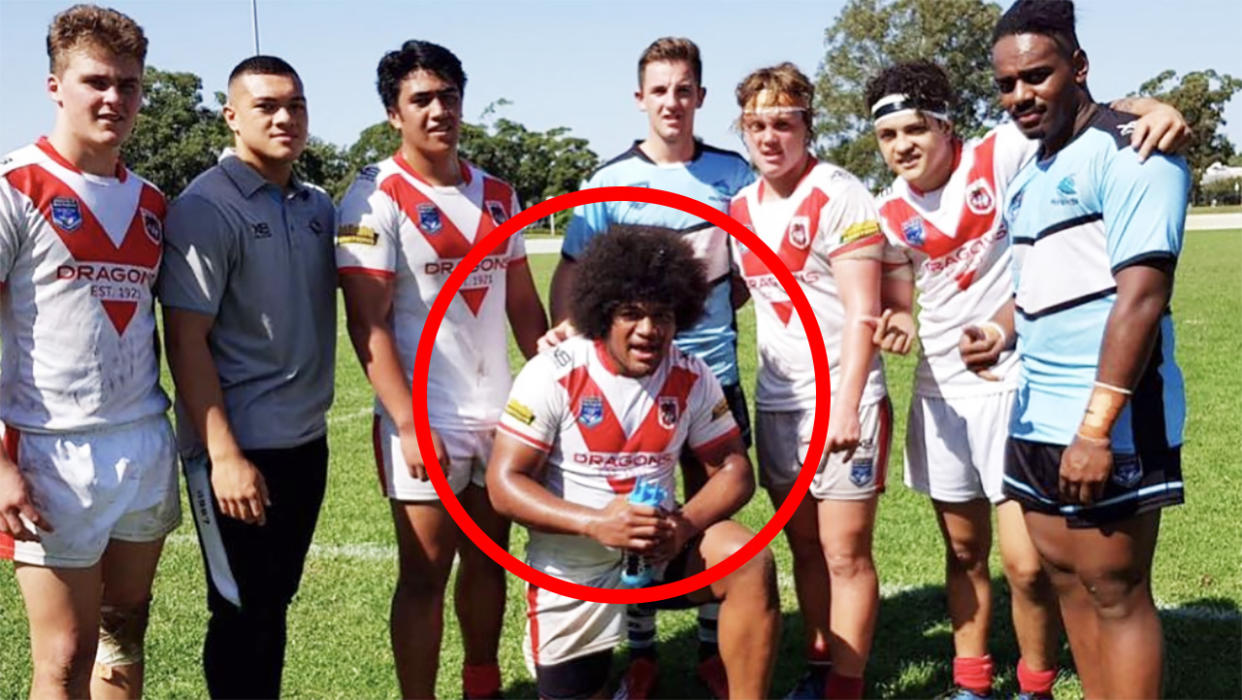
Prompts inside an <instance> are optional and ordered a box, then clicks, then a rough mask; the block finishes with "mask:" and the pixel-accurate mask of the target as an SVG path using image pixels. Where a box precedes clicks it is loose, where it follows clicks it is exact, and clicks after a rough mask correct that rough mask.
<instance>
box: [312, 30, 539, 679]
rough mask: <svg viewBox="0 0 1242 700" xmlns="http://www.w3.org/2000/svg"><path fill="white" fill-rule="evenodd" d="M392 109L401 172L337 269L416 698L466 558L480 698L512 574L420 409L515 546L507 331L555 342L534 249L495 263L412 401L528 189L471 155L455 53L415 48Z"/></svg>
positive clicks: (409, 48) (390, 73) (470, 671)
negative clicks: (449, 295) (425, 447)
mask: <svg viewBox="0 0 1242 700" xmlns="http://www.w3.org/2000/svg"><path fill="white" fill-rule="evenodd" d="M378 86H379V94H380V98H381V100H382V101H383V104H384V108H385V110H387V113H388V123H389V124H390V125H392V127H393V128H394V129H397V130H398V131H400V132H401V148H400V150H398V151H397V153H395V154H393V156H392V157H390V158H387V159H385V160H383V161H381V162H379V163H376V164H375V165H371V166H368V167H366V168H363V169H362V171H361V172H360V173H359V175H358V178H357V180H355V181H354V183H353V185H352V186H351V187H350V188H349V191H348V192H346V194H345V198H344V199H343V200H342V201H341V208H340V215H339V219H338V223H339V230H338V238H337V254H336V262H337V269H338V272H339V274H340V280H341V287H342V289H343V291H344V293H345V310H346V313H347V315H348V319H349V321H348V323H349V335H350V339H351V340H352V341H353V344H354V349H355V350H356V351H357V354H358V359H359V360H360V361H361V362H362V366H363V369H364V370H365V372H366V375H367V378H368V379H369V380H370V382H371V385H372V386H373V387H374V389H375V395H376V406H375V422H374V433H373V434H374V442H375V459H376V462H377V466H378V468H379V472H380V486H381V489H382V491H383V493H384V495H385V496H387V497H388V498H389V499H390V504H391V509H392V516H393V522H394V523H395V525H396V530H397V545H398V550H399V552H398V558H399V571H398V578H397V587H396V590H395V591H394V593H393V599H392V617H391V628H390V633H391V635H392V645H393V655H394V656H395V658H396V667H397V678H398V681H399V683H400V686H401V693H402V696H403V697H432V696H433V695H434V694H435V679H436V672H437V670H438V667H439V651H440V638H441V631H442V619H443V608H444V588H445V585H446V583H447V581H448V576H449V572H450V570H451V567H452V564H453V557H454V554H457V553H460V554H461V569H460V570H459V571H458V574H457V590H456V591H455V600H456V604H457V618H458V620H459V621H460V623H461V627H462V639H463V642H464V645H465V663H464V666H463V669H462V687H463V688H464V692H465V695H466V697H492V696H498V695H499V692H500V669H499V666H498V665H497V663H496V654H497V646H498V644H499V639H500V630H501V626H502V624H503V621H504V606H505V579H504V570H503V569H502V568H501V567H500V565H498V564H496V563H495V562H493V561H492V560H491V559H489V558H488V557H487V556H486V555H485V554H483V553H482V552H481V551H479V550H478V548H476V547H475V546H474V545H473V544H472V543H471V542H470V541H469V540H468V539H467V538H465V537H464V536H463V535H461V534H460V532H459V531H458V529H457V527H456V525H454V524H453V521H452V519H451V517H450V516H449V514H448V512H447V511H446V510H445V509H444V506H443V505H442V504H441V503H440V501H439V497H438V496H437V495H436V492H435V489H434V487H433V486H432V484H431V481H430V480H429V478H428V476H427V469H426V466H425V465H424V457H423V455H422V454H421V453H420V451H419V448H418V444H417V441H416V439H415V436H414V413H413V411H414V405H415V403H417V404H419V408H420V409H422V410H426V411H427V412H428V416H429V420H430V423H431V429H432V440H433V442H434V443H435V445H436V447H435V450H436V460H437V461H438V462H439V464H440V465H441V466H442V467H443V468H444V471H445V476H446V477H447V479H448V481H449V484H450V485H451V486H452V488H453V491H454V493H456V494H457V495H458V497H459V498H460V500H461V502H462V505H463V506H465V508H466V510H467V512H469V513H470V515H471V517H472V518H473V519H474V521H475V522H476V523H478V525H479V527H481V528H482V529H483V531H484V532H486V533H487V534H488V536H490V537H491V538H492V539H493V540H495V541H496V542H497V543H499V544H501V546H505V545H506V544H507V543H508V538H509V523H508V521H507V520H505V519H503V518H501V517H499V516H497V515H496V513H495V512H494V511H493V510H492V507H491V504H490V503H489V501H488V498H487V493H486V492H485V491H484V487H485V483H484V469H485V466H486V464H487V459H488V455H489V454H490V453H491V450H492V434H493V431H494V429H495V427H496V422H497V421H498V420H499V418H500V413H501V409H502V408H503V406H504V403H505V398H506V396H507V395H508V391H509V385H510V382H511V376H510V373H509V362H508V353H507V347H508V345H507V335H506V333H505V323H504V319H505V317H506V316H507V317H508V319H509V325H510V326H512V328H513V332H514V336H515V337H516V338H517V342H518V347H519V348H520V349H521V351H522V353H523V354H525V355H526V356H527V357H530V356H532V355H534V354H535V348H536V343H537V342H538V339H539V337H540V336H541V335H543V334H544V333H545V332H546V331H547V329H548V322H547V316H546V315H545V313H544V310H543V305H542V303H541V302H540V301H539V297H538V295H537V294H536V292H535V284H534V281H533V280H532V278H531V273H530V268H529V267H528V266H527V264H526V252H525V246H524V244H523V242H522V237H521V235H520V234H518V235H515V236H513V237H512V238H510V239H509V240H508V241H506V242H505V243H503V244H501V246H500V247H499V248H498V249H496V250H493V251H491V253H489V254H488V256H487V257H485V258H484V259H483V261H482V262H480V263H479V265H478V267H476V268H475V270H474V271H473V272H472V273H471V275H470V277H469V278H468V279H467V280H466V282H465V283H464V284H463V285H462V287H461V289H460V290H459V291H458V293H457V295H456V297H455V298H454V299H453V302H452V303H451V304H450V306H449V309H448V312H447V313H446V314H445V316H444V320H443V322H442V324H441V326H440V331H439V335H438V336H437V340H436V344H435V352H434V353H433V354H432V356H431V358H432V359H431V370H430V373H429V375H428V383H427V386H426V387H425V389H424V387H419V388H418V391H417V393H415V392H413V391H412V390H411V386H410V381H411V376H412V373H413V370H414V354H415V350H416V348H417V346H418V341H419V336H420V335H421V333H422V330H423V324H424V323H425V321H426V319H427V314H428V312H429V311H430V309H431V304H432V302H433V301H434V300H435V298H436V295H437V294H438V293H439V292H440V289H441V287H443V286H444V282H445V280H447V279H448V276H449V274H450V273H451V272H452V271H453V268H454V267H455V266H456V265H457V264H458V263H459V262H460V261H461V259H462V258H464V257H465V256H466V253H467V252H469V250H470V247H471V245H473V243H474V242H475V241H478V240H480V239H482V238H483V236H485V235H487V234H488V233H490V232H491V231H492V230H493V229H494V228H496V227H497V226H499V225H500V224H502V223H504V221H505V220H506V219H508V218H509V217H511V216H514V215H516V214H517V213H518V212H519V211H520V205H519V204H518V200H517V195H516V193H515V192H514V190H513V187H512V186H510V185H509V184H508V183H506V182H503V181H501V180H499V179H497V178H495V177H493V176H491V175H489V174H487V173H485V172H483V171H482V170H480V169H479V168H477V167H475V166H473V165H471V164H469V163H467V162H466V161H464V160H462V159H461V158H460V157H459V155H458V152H457V146H458V140H459V138H460V135H461V133H460V128H461V118H462V116H461V115H462V97H463V95H464V93H465V88H466V75H465V73H464V72H463V70H462V66H461V62H460V61H459V60H458V58H457V57H456V56H455V55H453V53H452V52H451V51H449V50H448V49H446V48H444V47H442V46H439V45H437V44H433V43H431V42H427V41H413V40H412V41H407V42H405V43H404V44H402V46H401V48H400V49H397V50H395V51H391V52H389V53H387V54H385V55H384V57H383V58H382V59H380V63H379V68H378Z"/></svg>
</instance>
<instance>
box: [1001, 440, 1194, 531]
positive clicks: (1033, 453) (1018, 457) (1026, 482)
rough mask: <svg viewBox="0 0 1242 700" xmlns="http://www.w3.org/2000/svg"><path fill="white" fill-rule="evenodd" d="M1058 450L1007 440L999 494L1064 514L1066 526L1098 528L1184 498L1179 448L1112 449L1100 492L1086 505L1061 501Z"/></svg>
mask: <svg viewBox="0 0 1242 700" xmlns="http://www.w3.org/2000/svg"><path fill="white" fill-rule="evenodd" d="M1064 451H1065V446H1064V445H1051V444H1048V443H1044V442H1032V441H1030V440H1022V439H1019V438H1012V437H1011V438H1009V442H1008V444H1006V446H1005V485H1004V494H1005V496H1006V497H1008V498H1012V499H1013V500H1015V501H1017V502H1018V503H1021V504H1022V507H1023V509H1025V510H1033V511H1036V512H1039V513H1047V514H1049V515H1061V516H1064V517H1065V520H1066V524H1068V525H1069V526H1070V527H1071V528H1093V527H1100V526H1102V525H1106V524H1108V523H1113V522H1117V521H1119V520H1127V519H1129V518H1132V517H1134V516H1136V515H1139V514H1141V513H1145V512H1147V511H1150V510H1155V509H1157V508H1163V507H1165V506H1173V505H1178V504H1179V503H1182V502H1183V501H1184V500H1185V494H1184V492H1183V490H1182V452H1181V447H1173V448H1169V449H1165V450H1148V451H1145V452H1141V453H1139V454H1122V453H1116V452H1114V453H1113V472H1112V474H1111V476H1110V477H1109V479H1108V482H1107V483H1105V485H1104V494H1103V496H1102V497H1101V498H1100V499H1099V500H1098V501H1096V502H1095V503H1093V504H1091V505H1089V506H1084V505H1079V504H1069V503H1065V502H1063V501H1062V500H1061V496H1060V487H1059V482H1060V476H1061V453H1062V452H1064Z"/></svg>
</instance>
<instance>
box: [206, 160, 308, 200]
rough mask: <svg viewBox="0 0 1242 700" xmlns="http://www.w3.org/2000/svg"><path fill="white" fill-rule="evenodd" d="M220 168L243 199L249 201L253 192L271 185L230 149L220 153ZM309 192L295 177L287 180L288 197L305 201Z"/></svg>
mask: <svg viewBox="0 0 1242 700" xmlns="http://www.w3.org/2000/svg"><path fill="white" fill-rule="evenodd" d="M220 167H221V168H223V169H224V174H225V175H228V176H229V179H230V180H232V181H233V185H234V186H236V187H237V190H238V191H239V192H241V193H242V196H243V197H246V198H247V199H249V198H250V197H253V196H254V193H255V192H258V191H259V190H261V189H263V188H264V187H266V186H268V185H271V186H273V187H275V185H273V184H272V183H270V182H268V181H267V180H266V179H265V178H264V177H263V176H262V175H260V174H259V172H258V171H257V170H255V169H254V168H252V167H250V166H249V165H247V164H246V163H245V161H243V160H242V159H241V158H238V157H237V152H236V151H234V150H233V149H232V148H225V149H224V150H223V151H221V152H220ZM309 192H310V190H309V189H307V187H306V185H305V184H304V183H303V182H302V181H301V180H299V179H298V177H297V176H296V175H294V176H292V178H291V179H290V180H289V193H288V194H289V195H290V196H292V195H297V196H299V197H301V198H302V199H305V198H306V197H307V195H308V194H309Z"/></svg>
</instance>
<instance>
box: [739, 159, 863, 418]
mask: <svg viewBox="0 0 1242 700" xmlns="http://www.w3.org/2000/svg"><path fill="white" fill-rule="evenodd" d="M763 196H764V185H763V181H762V180H760V181H758V182H755V183H753V184H751V185H748V186H747V187H746V188H745V189H743V190H742V191H741V192H739V193H738V194H737V196H736V197H734V198H733V203H732V205H731V206H730V208H729V215H730V216H732V217H733V218H734V219H737V220H738V221H739V222H741V224H742V225H744V226H746V227H747V228H749V229H750V230H752V231H754V232H755V233H756V234H757V235H758V236H759V239H760V240H762V241H763V242H764V243H766V244H767V245H768V247H770V248H771V249H772V250H773V251H775V252H776V254H777V256H778V257H780V259H781V261H782V262H784V263H785V267H786V268H788V269H789V271H790V272H791V273H793V276H794V278H795V279H796V280H798V283H799V285H800V286H801V287H802V291H803V293H805V294H806V297H807V301H809V302H810V303H811V308H812V309H814V310H815V320H816V321H817V322H818V323H819V330H820V334H821V336H822V337H823V342H824V348H825V349H826V350H827V352H828V371H829V374H830V375H831V381H832V386H833V387H834V390H835V387H837V386H839V382H840V381H841V342H842V337H843V335H842V334H843V332H844V329H845V307H844V306H843V305H842V303H841V295H840V293H839V291H838V289H837V282H836V279H835V278H834V277H833V274H832V265H831V261H832V259H833V258H834V257H836V256H838V255H841V254H842V253H845V252H848V251H852V250H855V249H858V248H864V247H867V246H874V245H877V244H882V243H883V236H882V235H881V234H880V228H879V224H877V223H876V211H875V201H874V200H873V199H872V197H871V193H870V192H868V191H867V190H866V188H865V187H863V185H862V183H861V182H859V181H858V178H856V177H854V176H853V175H851V174H849V173H848V172H846V171H845V170H843V169H841V168H839V167H837V166H835V165H832V164H830V163H814V162H813V161H812V167H810V168H808V170H807V172H806V173H805V174H804V175H803V176H802V179H801V180H800V181H799V182H798V185H797V187H796V188H794V191H793V193H792V194H790V196H788V197H786V198H784V199H776V198H769V199H767V200H766V201H762V200H763ZM734 244H735V245H734V248H733V258H734V265H735V267H736V268H737V270H738V271H739V272H740V273H741V275H742V277H743V279H745V280H746V287H747V288H748V289H749V290H750V295H751V297H752V298H753V299H754V300H755V318H756V320H755V330H756V333H757V336H758V349H759V372H758V381H757V384H758V389H757V390H756V392H755V405H756V406H757V407H758V408H759V409H760V410H764V411H794V410H799V409H806V408H812V407H814V406H815V389H816V385H815V369H814V366H813V365H812V363H811V349H810V345H809V341H808V339H807V334H806V329H805V328H803V326H802V321H801V319H799V317H798V313H797V311H795V310H794V307H793V302H791V301H790V300H789V294H787V293H786V292H785V288H784V287H783V286H781V283H780V281H779V280H778V279H777V278H776V275H774V274H772V272H771V271H770V270H769V269H768V267H767V265H765V264H764V263H763V261H762V260H761V259H760V258H759V256H758V255H755V254H754V253H753V252H751V251H750V250H749V249H747V248H746V246H744V245H742V244H741V243H740V242H738V241H734ZM823 380H824V378H823V377H820V381H823ZM884 395H885V388H884V366H883V363H882V361H881V360H880V357H879V354H878V353H877V354H876V355H875V357H874V358H873V359H872V362H871V369H870V371H869V374H868V376H867V384H866V387H865V388H864V389H863V395H862V404H864V405H865V404H868V403H872V402H874V401H879V400H880V399H882V398H884Z"/></svg>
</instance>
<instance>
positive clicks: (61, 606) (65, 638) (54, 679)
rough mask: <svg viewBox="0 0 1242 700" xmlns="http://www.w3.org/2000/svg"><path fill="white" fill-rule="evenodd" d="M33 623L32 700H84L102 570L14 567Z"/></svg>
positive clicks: (96, 634)
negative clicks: (78, 699)
mask: <svg viewBox="0 0 1242 700" xmlns="http://www.w3.org/2000/svg"><path fill="white" fill-rule="evenodd" d="M14 571H15V575H16V577H17V585H18V587H19V588H21V591H22V599H23V600H25V602H26V617H27V618H28V619H29V620H30V656H31V659H32V660H33V662H34V674H33V677H32V678H31V681H30V697H31V698H32V699H33V698H39V699H40V700H42V699H44V698H83V697H87V696H88V695H89V694H90V682H91V667H92V666H93V664H94V662H95V645H96V643H97V642H98V641H99V600H100V567H99V565H98V564H96V565H94V566H92V567H90V568H86V569H55V568H47V567H42V566H31V565H28V564H17V565H16V566H15V569H14Z"/></svg>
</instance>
